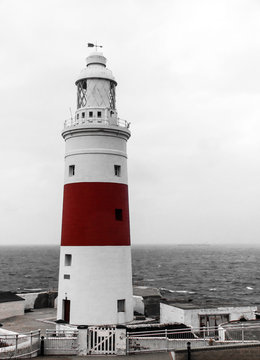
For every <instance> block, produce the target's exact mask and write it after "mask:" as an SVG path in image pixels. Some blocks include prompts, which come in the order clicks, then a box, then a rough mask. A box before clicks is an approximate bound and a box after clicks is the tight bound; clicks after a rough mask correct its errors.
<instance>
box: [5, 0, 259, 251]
mask: <svg viewBox="0 0 260 360" xmlns="http://www.w3.org/2000/svg"><path fill="white" fill-rule="evenodd" d="M259 19H260V2H259V1H257V0H255V1H253V0H234V1H232V0H220V1H213V0H212V1H211V0H206V1H202V0H197V1H194V0H178V1H176V0H169V1H168V0H163V1H159V0H156V1H152V0H136V1H127V0H123V1H122V0H109V1H106V0H95V1H89V0H76V1H75V0H73V1H72V0H71V1H66V0H62V1H58V0H44V1H41V0H28V1H27V0H17V1H14V0H0V44H1V57H0V72H1V74H0V79H1V81H0V92H1V94H0V99H1V106H0V116H1V132H0V154H1V155H0V157H1V176H0V189H1V191H0V204H1V206H0V219H1V222H0V232H1V237H0V244H1V245H9V244H27V243H30V244H37V245H40V244H58V243H59V241H60V226H61V211H62V192H63V156H64V143H63V139H62V138H61V136H60V132H61V129H62V127H63V122H64V120H65V119H67V118H69V108H70V107H71V108H72V111H74V110H75V106H76V87H75V85H74V81H75V79H76V77H77V75H78V73H79V72H80V70H81V69H82V68H83V67H84V66H85V58H86V56H87V55H88V53H89V49H88V48H87V46H86V44H87V42H94V41H96V40H97V42H98V43H101V44H102V45H103V46H104V49H103V50H104V51H103V52H104V55H105V56H106V57H107V59H108V64H107V65H108V68H110V69H111V70H112V71H113V73H114V75H115V77H116V79H117V81H118V87H117V108H118V112H119V116H120V117H121V118H123V119H126V120H127V121H130V122H131V131H132V137H131V139H130V140H129V143H128V155H129V162H128V168H129V189H130V211H131V237H132V242H133V243H134V244H138V243H146V244H149V243H152V244H157V243H172V244H176V243H211V244H216V243H227V242H230V243H238V244H243V243H246V244H257V243H258V240H259V235H260V226H259V218H260V202H259V199H260V151H259V150H260V149H259V148H260V144H259V134H260V123H259V118H260V66H259V64H260V36H259V34H260V21H259Z"/></svg>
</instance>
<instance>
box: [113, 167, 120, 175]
mask: <svg viewBox="0 0 260 360" xmlns="http://www.w3.org/2000/svg"><path fill="white" fill-rule="evenodd" d="M114 170H115V176H120V175H121V166H120V165H114Z"/></svg>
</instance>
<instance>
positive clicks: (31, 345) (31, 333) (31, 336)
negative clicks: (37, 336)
mask: <svg viewBox="0 0 260 360" xmlns="http://www.w3.org/2000/svg"><path fill="white" fill-rule="evenodd" d="M32 345H33V332H32V331H31V354H32Z"/></svg>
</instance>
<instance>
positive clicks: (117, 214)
mask: <svg viewBox="0 0 260 360" xmlns="http://www.w3.org/2000/svg"><path fill="white" fill-rule="evenodd" d="M115 217H116V220H118V221H122V220H123V210H122V209H115Z"/></svg>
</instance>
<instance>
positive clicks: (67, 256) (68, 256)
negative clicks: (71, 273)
mask: <svg viewBox="0 0 260 360" xmlns="http://www.w3.org/2000/svg"><path fill="white" fill-rule="evenodd" d="M71 260H72V255H71V254H65V266H71Z"/></svg>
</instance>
